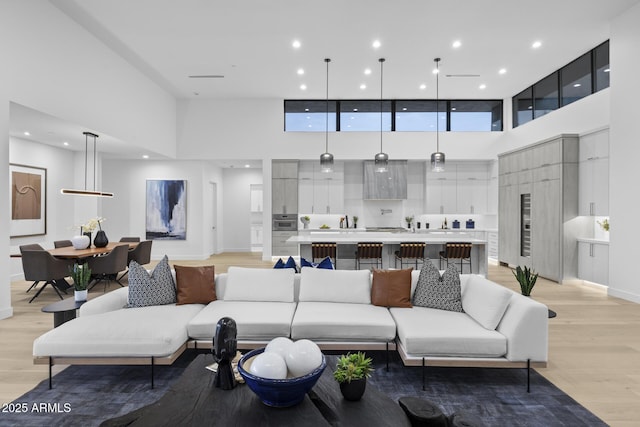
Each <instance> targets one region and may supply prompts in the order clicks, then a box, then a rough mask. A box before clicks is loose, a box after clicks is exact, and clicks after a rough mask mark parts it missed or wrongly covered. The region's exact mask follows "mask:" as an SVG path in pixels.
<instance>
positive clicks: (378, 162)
mask: <svg viewBox="0 0 640 427" xmlns="http://www.w3.org/2000/svg"><path fill="white" fill-rule="evenodd" d="M378 61H379V62H380V152H379V153H378V154H376V155H375V157H374V158H373V161H374V163H375V169H376V172H386V171H387V166H388V165H389V155H388V154H387V153H385V152H383V151H382V116H383V114H382V68H383V65H382V64H384V61H385V59H384V58H380V59H378Z"/></svg>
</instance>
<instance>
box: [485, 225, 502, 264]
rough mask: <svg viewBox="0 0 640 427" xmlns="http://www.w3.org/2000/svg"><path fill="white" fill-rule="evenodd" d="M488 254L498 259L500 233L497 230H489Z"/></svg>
mask: <svg viewBox="0 0 640 427" xmlns="http://www.w3.org/2000/svg"><path fill="white" fill-rule="evenodd" d="M487 248H488V249H487V256H488V257H489V258H491V259H495V260H497V259H498V250H499V234H498V232H496V231H488V232H487Z"/></svg>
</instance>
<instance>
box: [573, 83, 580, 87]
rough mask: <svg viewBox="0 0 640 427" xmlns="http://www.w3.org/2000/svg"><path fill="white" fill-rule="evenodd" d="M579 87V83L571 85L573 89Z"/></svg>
mask: <svg viewBox="0 0 640 427" xmlns="http://www.w3.org/2000/svg"><path fill="white" fill-rule="evenodd" d="M580 86H582V85H581V84H580V83H576V84H574V85H573V87H580Z"/></svg>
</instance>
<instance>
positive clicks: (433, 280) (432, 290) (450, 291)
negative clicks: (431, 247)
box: [412, 260, 463, 312]
mask: <svg viewBox="0 0 640 427" xmlns="http://www.w3.org/2000/svg"><path fill="white" fill-rule="evenodd" d="M412 302H413V305H414V306H418V307H428V308H437V309H440V310H447V311H458V312H462V311H463V310H462V293H461V288H460V275H459V274H458V270H456V267H455V265H453V264H450V265H449V266H448V267H447V269H446V270H445V272H444V273H443V274H442V277H441V276H440V271H438V269H437V268H436V267H435V266H434V265H433V263H432V262H431V261H430V260H426V262H425V263H424V266H423V267H422V270H421V271H420V276H419V277H418V284H417V285H416V290H415V292H414V294H413V301H412Z"/></svg>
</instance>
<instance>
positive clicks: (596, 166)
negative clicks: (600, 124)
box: [579, 129, 609, 216]
mask: <svg viewBox="0 0 640 427" xmlns="http://www.w3.org/2000/svg"><path fill="white" fill-rule="evenodd" d="M579 171H580V184H579V192H580V194H579V204H580V207H579V212H580V215H583V216H608V215H609V130H608V129H603V130H600V131H597V132H593V133H590V134H587V135H582V136H580V166H579Z"/></svg>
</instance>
